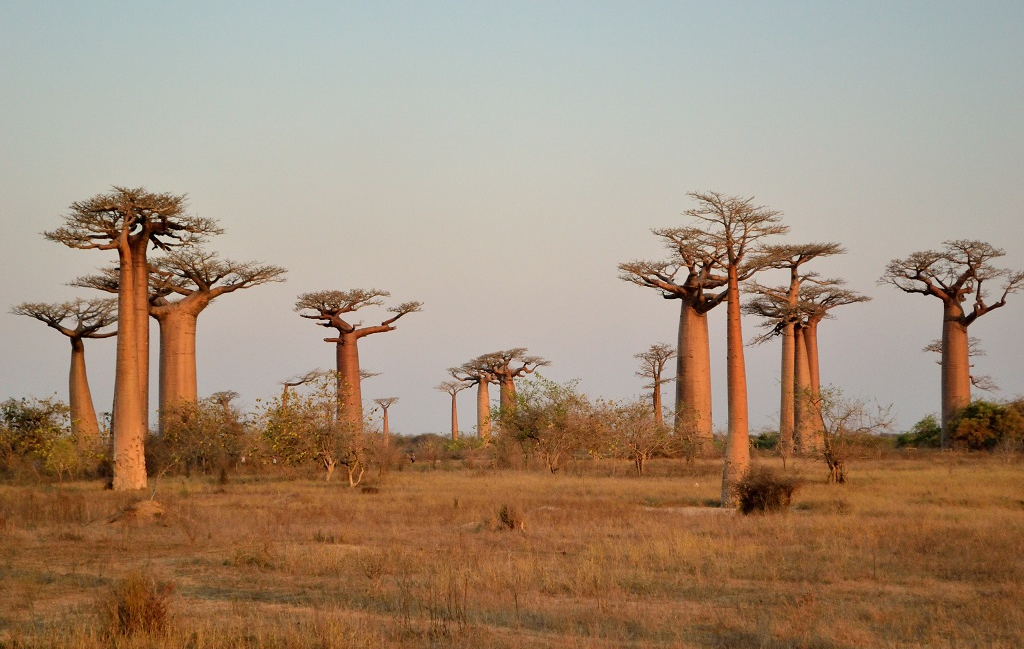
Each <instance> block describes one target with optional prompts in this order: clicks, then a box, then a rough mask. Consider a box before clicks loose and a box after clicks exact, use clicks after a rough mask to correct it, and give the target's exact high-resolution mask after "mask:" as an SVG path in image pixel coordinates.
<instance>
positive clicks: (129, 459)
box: [111, 242, 149, 491]
mask: <svg viewBox="0 0 1024 649" xmlns="http://www.w3.org/2000/svg"><path fill="white" fill-rule="evenodd" d="M118 252H119V261H120V269H119V278H118V281H119V282H120V285H121V286H123V287H133V286H135V285H136V278H135V276H136V274H137V273H142V274H143V275H145V274H146V273H147V269H146V266H145V264H143V266H142V268H141V269H139V268H137V267H136V259H135V255H133V254H131V251H130V250H129V249H128V245H127V243H124V242H122V244H121V246H120V247H119V249H118ZM137 301H138V291H136V290H122V291H118V294H117V307H118V318H119V325H118V335H117V360H116V361H115V363H116V366H117V367H116V372H115V375H114V376H115V378H114V404H113V412H112V414H111V418H112V422H111V428H112V429H113V438H114V479H113V487H114V490H115V491H127V490H132V489H144V488H145V487H146V455H145V451H144V448H143V444H144V443H145V438H146V432H147V427H146V418H145V414H144V413H145V411H146V405H145V403H144V402H143V400H142V388H141V386H142V379H141V378H140V376H139V375H140V374H141V373H142V372H143V370H144V368H143V367H140V364H141V363H140V355H139V350H140V348H141V344H140V343H139V341H138V338H139V335H140V334H139V332H140V330H141V328H140V327H139V324H138V322H137V320H138V318H139V311H140V310H139V308H138V305H137ZM144 304H145V303H144ZM145 317H146V324H147V326H148V324H149V314H148V307H147V312H146V316H145ZM147 332H148V329H147Z"/></svg>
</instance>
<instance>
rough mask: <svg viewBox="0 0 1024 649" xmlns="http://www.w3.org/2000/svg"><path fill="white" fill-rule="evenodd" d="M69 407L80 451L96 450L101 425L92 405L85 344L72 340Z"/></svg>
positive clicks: (80, 340)
mask: <svg viewBox="0 0 1024 649" xmlns="http://www.w3.org/2000/svg"><path fill="white" fill-rule="evenodd" d="M68 387H69V389H68V401H69V402H70V403H69V404H68V405H69V406H70V408H71V432H72V433H73V434H74V436H75V443H76V444H77V446H78V450H79V451H91V450H95V447H96V444H97V442H98V441H99V437H100V425H99V421H98V420H97V419H96V409H95V408H94V407H93V404H92V393H91V392H90V390H89V378H88V375H87V374H86V371H85V343H84V342H82V339H81V338H71V371H70V373H69V377H68Z"/></svg>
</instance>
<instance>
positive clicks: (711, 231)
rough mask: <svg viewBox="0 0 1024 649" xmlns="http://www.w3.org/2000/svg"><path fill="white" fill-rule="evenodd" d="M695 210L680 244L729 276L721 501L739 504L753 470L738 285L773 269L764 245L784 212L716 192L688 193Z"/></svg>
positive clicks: (781, 227) (783, 227) (783, 228)
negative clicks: (692, 246) (740, 488)
mask: <svg viewBox="0 0 1024 649" xmlns="http://www.w3.org/2000/svg"><path fill="white" fill-rule="evenodd" d="M689 196H690V197H692V198H693V199H695V200H696V201H697V207H694V208H691V209H688V210H686V212H685V214H686V215H687V216H690V217H691V218H693V219H694V220H695V222H696V225H694V226H693V227H689V228H682V229H680V231H679V235H680V238H681V239H682V240H687V241H693V242H695V243H696V245H699V246H700V249H702V250H708V251H715V252H716V255H717V257H716V258H715V259H714V260H713V262H714V263H715V264H716V265H717V266H718V267H720V268H723V269H724V270H725V274H726V303H727V318H726V323H727V328H726V378H727V384H728V399H729V433H728V434H729V436H728V440H727V442H726V451H725V466H724V468H723V471H722V501H723V503H727V504H731V503H734V502H735V498H736V494H735V485H736V483H737V482H739V481H740V480H741V479H743V477H744V476H745V475H746V473H747V470H748V469H749V467H750V426H749V421H748V410H747V372H746V365H745V362H744V356H743V328H742V323H741V319H740V316H741V313H740V282H742V281H745V280H748V279H750V278H751V277H753V275H754V274H755V273H757V272H759V271H761V270H764V269H765V268H769V267H771V265H772V264H773V263H774V261H775V260H774V259H773V258H772V256H771V255H770V254H766V249H765V244H764V239H766V238H768V237H771V236H774V235H779V234H785V233H786V232H788V231H789V227H787V226H786V225H783V224H782V223H781V222H780V220H781V214H782V213H781V212H778V211H776V210H771V209H769V208H767V207H764V206H762V205H755V204H754V199H753V198H741V197H739V196H725V195H723V194H719V193H718V192H690V193H689Z"/></svg>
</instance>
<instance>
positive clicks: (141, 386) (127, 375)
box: [44, 187, 220, 490]
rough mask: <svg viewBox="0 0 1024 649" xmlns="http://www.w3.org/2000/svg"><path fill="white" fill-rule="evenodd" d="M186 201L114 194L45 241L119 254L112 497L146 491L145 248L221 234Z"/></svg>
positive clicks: (96, 200) (76, 212)
mask: <svg viewBox="0 0 1024 649" xmlns="http://www.w3.org/2000/svg"><path fill="white" fill-rule="evenodd" d="M185 206H186V205H185V196H183V195H174V194H153V193H150V192H148V191H146V190H145V189H142V188H138V189H129V188H126V187H114V188H113V191H111V192H110V193H108V194H99V195H97V196H94V197H92V198H89V199H87V200H84V201H79V202H75V203H72V204H71V207H70V212H69V213H68V214H66V215H65V216H64V226H63V227H61V228H58V229H56V230H53V231H50V232H46V233H44V236H45V237H46V238H47V239H49V240H51V241H56V242H58V243H62V244H64V245H66V246H68V247H70V248H78V249H97V250H116V251H117V254H118V285H119V286H120V287H121V290H119V291H118V294H117V300H118V303H117V310H118V320H119V324H118V336H117V360H116V370H115V378H114V408H113V424H112V428H113V436H114V478H113V487H114V489H115V490H130V489H142V488H144V487H145V486H146V457H145V451H144V448H143V445H144V442H145V437H146V433H147V430H148V427H149V423H148V421H149V304H148V297H149V262H148V251H149V247H150V246H153V247H155V248H159V249H162V250H169V249H172V248H175V247H178V246H182V245H188V244H193V243H196V242H198V241H200V240H201V239H202V238H203V237H205V236H206V235H210V234H216V233H219V232H220V229H219V228H218V227H217V225H216V222H215V221H213V220H211V219H206V218H200V217H198V216H192V215H188V214H186V213H185Z"/></svg>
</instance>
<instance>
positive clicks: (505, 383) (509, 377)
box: [470, 347, 551, 413]
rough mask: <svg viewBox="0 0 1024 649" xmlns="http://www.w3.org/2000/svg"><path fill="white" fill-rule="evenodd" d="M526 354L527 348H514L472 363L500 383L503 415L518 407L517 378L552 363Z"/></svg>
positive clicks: (499, 409) (499, 403)
mask: <svg viewBox="0 0 1024 649" xmlns="http://www.w3.org/2000/svg"><path fill="white" fill-rule="evenodd" d="M526 352H527V350H526V348H525V347H513V348H512V349H505V350H502V351H497V352H491V353H490V354H483V355H481V356H477V357H476V358H475V359H473V360H472V361H470V363H472V364H473V365H476V366H477V367H479V368H481V369H482V370H483V371H485V372H487V373H488V374H490V375H491V376H493V377H494V379H495V380H496V382H497V383H498V389H499V399H498V411H499V412H501V413H507V412H511V411H512V410H514V409H515V407H516V384H515V380H516V379H517V378H519V377H521V376H524V375H526V374H532V373H533V372H535V371H537V368H539V367H546V366H548V365H550V364H551V362H550V361H547V360H545V359H543V358H541V357H540V356H531V355H529V354H527V353H526Z"/></svg>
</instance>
